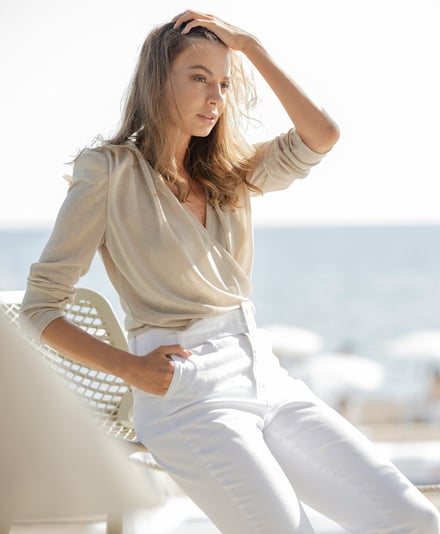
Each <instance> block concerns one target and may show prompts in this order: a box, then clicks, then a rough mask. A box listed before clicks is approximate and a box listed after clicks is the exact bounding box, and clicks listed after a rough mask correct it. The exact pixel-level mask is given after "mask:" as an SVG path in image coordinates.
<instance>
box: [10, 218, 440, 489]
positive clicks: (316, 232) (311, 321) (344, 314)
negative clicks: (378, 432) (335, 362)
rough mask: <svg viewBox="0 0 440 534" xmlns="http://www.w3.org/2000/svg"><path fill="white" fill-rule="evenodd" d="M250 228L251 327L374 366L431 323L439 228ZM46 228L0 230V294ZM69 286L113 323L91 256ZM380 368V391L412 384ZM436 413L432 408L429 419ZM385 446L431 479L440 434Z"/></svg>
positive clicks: (438, 465)
mask: <svg viewBox="0 0 440 534" xmlns="http://www.w3.org/2000/svg"><path fill="white" fill-rule="evenodd" d="M254 232H255V235H254V240H255V260H254V267H253V274H252V283H253V293H252V299H253V302H254V304H255V308H256V319H257V323H258V324H259V325H260V326H262V327H276V326H277V327H294V328H295V327H298V328H301V329H306V330H310V331H311V332H313V333H316V334H318V335H319V336H320V338H321V339H322V343H323V345H322V350H323V351H324V352H330V353H331V352H339V351H343V352H344V351H345V352H346V351H349V352H350V353H355V354H357V355H360V356H363V357H366V358H367V359H372V360H375V361H377V362H384V361H386V358H387V354H386V347H387V346H388V343H389V342H390V341H391V340H393V339H396V338H398V337H399V336H402V335H404V334H408V333H411V332H415V331H418V330H431V329H440V225H426V226H422V225H408V226H391V225H390V226H289V227H287V226H286V227H274V226H267V227H263V226H256V228H255V231H254ZM49 234H50V229H49V228H45V229H31V228H28V229H23V228H20V229H3V230H0V250H1V256H0V257H1V261H0V290H2V291H4V290H20V289H24V287H25V284H26V277H27V275H28V271H29V266H30V264H31V263H32V262H35V261H37V260H38V257H39V255H40V252H41V250H42V248H43V246H44V244H45V243H46V241H47V239H48V237H49ZM79 285H81V286H82V287H90V288H93V289H95V290H97V291H99V292H101V293H102V294H103V295H104V296H105V297H107V299H108V300H109V301H110V303H111V304H112V306H113V308H114V309H115V311H116V313H117V315H118V316H119V318H120V320H121V321H123V313H122V309H121V307H120V304H119V300H118V297H117V295H116V293H115V291H114V289H113V288H112V286H111V284H110V282H109V281H108V278H107V276H106V274H105V271H104V268H103V266H102V263H101V260H100V258H99V256H97V257H95V259H94V261H93V264H92V266H91V268H90V271H89V272H88V273H87V274H86V275H85V276H84V277H83V279H82V280H81V281H80V283H79ZM439 360H440V355H439ZM416 365H417V364H416ZM387 369H388V373H387V376H388V383H387V386H386V387H384V391H387V392H389V391H391V390H393V388H394V394H395V395H397V398H399V399H401V398H404V397H405V396H406V399H408V395H409V392H410V391H412V389H414V385H417V384H420V383H421V382H420V380H419V378H420V376H419V377H418V375H417V373H416V372H415V370H414V367H411V366H410V368H407V367H405V366H404V365H403V364H400V363H397V364H396V363H395V362H394V363H392V364H390V365H389V366H388V367H387ZM390 369H391V371H390ZM411 388H412V389H411ZM416 389H417V388H416ZM439 410H440V404H439V406H438V408H436V414H437V415H436V416H435V420H436V422H438V421H440V413H439ZM383 445H385V446H386V444H383ZM390 446H392V447H393V449H390V451H394V452H392V453H391V452H390V456H391V457H392V458H394V459H395V462H397V464H398V466H400V465H401V466H402V467H401V468H402V470H403V471H404V472H405V473H406V474H407V476H409V477H410V478H411V479H413V480H414V481H416V482H419V483H433V482H437V481H438V480H439V479H440V454H439V450H440V439H437V440H435V441H429V442H426V443H415V442H414V444H413V445H411V444H409V446H410V449H409V450H410V452H409V453H408V452H406V453H405V455H403V456H402V454H403V453H402V449H401V447H402V446H404V444H403V442H402V444H400V445H399V444H396V443H394V444H391V445H390ZM407 446H408V445H407ZM423 447H425V449H426V447H429V454H428V452H426V450H425V449H424V448H423ZM399 455H400V456H399ZM399 461H400V462H401V464H399ZM423 462H425V463H423ZM425 464H426V465H425Z"/></svg>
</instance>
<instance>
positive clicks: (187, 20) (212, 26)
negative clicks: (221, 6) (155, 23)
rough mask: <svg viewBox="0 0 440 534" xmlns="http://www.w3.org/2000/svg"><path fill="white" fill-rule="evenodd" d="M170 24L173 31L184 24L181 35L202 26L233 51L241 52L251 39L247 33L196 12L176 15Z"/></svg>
mask: <svg viewBox="0 0 440 534" xmlns="http://www.w3.org/2000/svg"><path fill="white" fill-rule="evenodd" d="M172 22H174V28H175V29H178V28H180V27H181V26H182V25H183V24H185V27H184V28H183V29H182V35H185V34H188V33H189V32H190V31H191V30H192V29H193V28H196V27H198V26H202V27H203V28H206V29H207V30H209V31H212V32H213V33H215V34H216V35H217V37H219V39H221V40H222V41H223V42H224V43H225V44H226V45H227V46H229V47H230V48H232V49H234V50H241V49H242V48H243V47H244V46H245V44H246V42H247V41H248V40H249V38H251V37H252V36H251V35H250V34H248V33H247V32H245V31H243V30H241V29H240V28H237V27H235V26H232V25H231V24H228V23H227V22H225V21H223V20H221V19H219V18H217V17H215V16H214V15H209V14H207V13H200V12H198V11H191V10H187V11H184V12H183V13H180V14H179V15H176V16H175V17H174V18H173V19H172Z"/></svg>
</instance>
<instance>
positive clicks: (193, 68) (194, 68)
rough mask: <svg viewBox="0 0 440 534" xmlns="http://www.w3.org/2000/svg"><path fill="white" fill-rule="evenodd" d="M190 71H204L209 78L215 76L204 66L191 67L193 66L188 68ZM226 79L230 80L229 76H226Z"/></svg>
mask: <svg viewBox="0 0 440 534" xmlns="http://www.w3.org/2000/svg"><path fill="white" fill-rule="evenodd" d="M188 70H203V71H205V72H206V74H208V75H209V76H214V73H213V72H212V70H210V69H208V67H205V66H204V65H191V66H189V67H188ZM224 79H225V80H229V79H230V77H229V76H224Z"/></svg>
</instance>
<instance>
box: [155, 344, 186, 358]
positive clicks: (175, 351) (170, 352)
mask: <svg viewBox="0 0 440 534" xmlns="http://www.w3.org/2000/svg"><path fill="white" fill-rule="evenodd" d="M153 353H157V354H163V355H164V356H180V357H182V358H188V357H189V356H191V351H189V350H186V349H184V348H183V347H182V345H162V346H160V347H158V348H157V349H155V350H154V351H153ZM150 354H151V353H150Z"/></svg>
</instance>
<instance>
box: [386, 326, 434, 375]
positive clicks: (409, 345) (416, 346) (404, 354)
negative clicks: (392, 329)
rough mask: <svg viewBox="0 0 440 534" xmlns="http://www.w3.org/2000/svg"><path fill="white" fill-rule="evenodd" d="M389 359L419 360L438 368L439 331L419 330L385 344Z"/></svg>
mask: <svg viewBox="0 0 440 534" xmlns="http://www.w3.org/2000/svg"><path fill="white" fill-rule="evenodd" d="M386 348H387V352H388V354H389V355H390V356H391V357H395V358H402V359H407V360H419V361H423V362H425V363H428V364H432V365H434V366H437V367H440V330H419V331H416V332H411V333H409V334H405V335H403V336H400V337H397V338H395V339H393V340H391V341H390V342H389V343H388V344H387V347H386Z"/></svg>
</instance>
